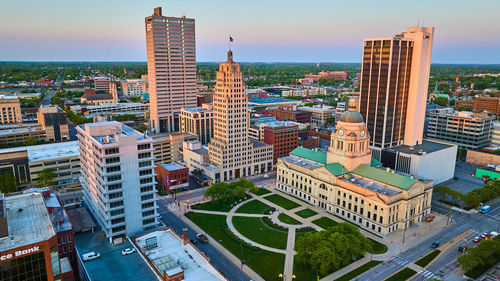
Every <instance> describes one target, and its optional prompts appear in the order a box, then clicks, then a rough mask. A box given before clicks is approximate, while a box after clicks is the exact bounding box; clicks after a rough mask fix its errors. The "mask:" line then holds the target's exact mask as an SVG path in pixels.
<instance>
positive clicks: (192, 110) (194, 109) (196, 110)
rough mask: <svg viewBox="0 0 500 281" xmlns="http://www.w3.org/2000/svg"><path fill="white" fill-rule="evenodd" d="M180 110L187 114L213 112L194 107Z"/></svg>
mask: <svg viewBox="0 0 500 281" xmlns="http://www.w3.org/2000/svg"><path fill="white" fill-rule="evenodd" d="M182 110H185V111H188V112H200V113H201V112H213V110H210V109H205V108H203V107H201V106H196V107H186V108H184V109H182Z"/></svg>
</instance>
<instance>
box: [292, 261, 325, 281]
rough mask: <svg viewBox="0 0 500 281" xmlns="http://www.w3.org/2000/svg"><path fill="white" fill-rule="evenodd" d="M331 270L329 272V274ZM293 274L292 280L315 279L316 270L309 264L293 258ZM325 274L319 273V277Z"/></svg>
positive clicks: (305, 280) (309, 280) (313, 280)
mask: <svg viewBox="0 0 500 281" xmlns="http://www.w3.org/2000/svg"><path fill="white" fill-rule="evenodd" d="M331 273H332V272H330V274H331ZM293 274H294V275H295V277H296V278H295V279H293V281H315V280H317V277H316V270H314V269H312V268H311V266H310V265H308V264H303V263H300V262H297V260H295V259H294V260H293ZM323 277H325V276H323V275H321V274H320V275H319V278H320V279H321V278H323Z"/></svg>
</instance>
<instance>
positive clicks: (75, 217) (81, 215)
mask: <svg viewBox="0 0 500 281" xmlns="http://www.w3.org/2000/svg"><path fill="white" fill-rule="evenodd" d="M66 213H67V214H68V217H69V219H70V221H71V224H72V225H73V231H74V232H75V233H78V232H82V231H88V230H90V229H92V228H94V227H96V224H95V223H94V221H93V220H92V217H91V216H90V214H89V212H88V211H87V209H85V208H84V207H79V208H72V209H68V210H66Z"/></svg>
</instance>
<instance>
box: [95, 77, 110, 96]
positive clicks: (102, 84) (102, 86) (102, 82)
mask: <svg viewBox="0 0 500 281" xmlns="http://www.w3.org/2000/svg"><path fill="white" fill-rule="evenodd" d="M110 82H111V80H110V79H109V77H106V76H98V77H94V88H95V90H96V91H101V92H106V93H109V84H110Z"/></svg>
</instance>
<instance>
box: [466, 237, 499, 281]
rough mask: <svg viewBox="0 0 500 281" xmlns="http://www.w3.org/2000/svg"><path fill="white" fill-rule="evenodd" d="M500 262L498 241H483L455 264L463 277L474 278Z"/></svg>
mask: <svg viewBox="0 0 500 281" xmlns="http://www.w3.org/2000/svg"><path fill="white" fill-rule="evenodd" d="M499 261H500V240H499V239H494V240H491V239H488V240H483V241H481V243H479V245H477V246H476V247H474V248H471V249H470V250H469V251H468V253H467V254H465V255H461V256H460V257H458V259H457V262H458V264H460V266H461V267H462V269H463V270H464V271H465V275H467V276H469V277H472V278H476V277H478V276H479V275H481V274H482V273H483V272H485V271H486V270H488V269H489V268H490V267H492V266H494V265H495V264H496V263H497V262H499Z"/></svg>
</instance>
